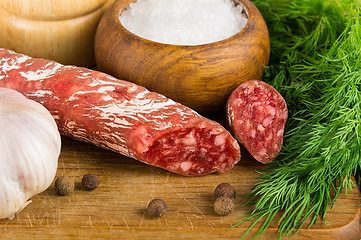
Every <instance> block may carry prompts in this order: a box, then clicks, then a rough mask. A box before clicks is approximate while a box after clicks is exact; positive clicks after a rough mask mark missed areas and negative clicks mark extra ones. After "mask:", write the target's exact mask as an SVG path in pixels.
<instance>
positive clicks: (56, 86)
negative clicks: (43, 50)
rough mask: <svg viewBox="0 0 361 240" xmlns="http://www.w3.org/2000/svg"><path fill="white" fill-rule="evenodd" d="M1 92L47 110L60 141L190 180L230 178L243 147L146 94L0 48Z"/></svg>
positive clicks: (197, 118)
mask: <svg viewBox="0 0 361 240" xmlns="http://www.w3.org/2000/svg"><path fill="white" fill-rule="evenodd" d="M0 86H1V87H7V88H12V89H14V90H17V91H19V92H21V93H22V94H24V95H25V96H26V97H28V98H30V99H33V100H35V101H37V102H40V103H41V104H43V105H44V106H45V107H46V108H47V109H48V110H49V111H50V112H51V114H52V115H53V117H54V119H55V120H56V122H57V124H58V127H59V130H60V132H61V133H62V134H63V135H66V136H70V137H72V138H74V139H77V140H82V141H86V142H89V143H93V144H95V145H97V146H100V147H103V148H106V149H110V150H112V151H115V152H118V153H121V154H123V155H125V156H128V157H132V158H135V159H137V160H139V161H141V162H144V163H147V164H149V165H152V166H157V167H161V168H164V169H167V170H169V171H172V172H175V173H179V174H182V175H185V176H201V175H206V174H209V173H212V172H215V171H218V172H226V171H228V170H230V169H231V168H232V167H233V166H234V165H235V164H236V163H237V162H238V161H239V160H240V148H239V145H238V143H237V141H236V140H235V139H234V138H233V137H232V135H231V134H230V133H229V132H228V131H227V130H225V129H224V128H223V127H222V126H221V125H220V124H218V123H217V122H214V121H211V120H209V119H207V118H204V117H202V116H200V115H199V114H197V113H196V112H195V111H193V110H191V109H190V108H188V107H185V106H183V105H181V104H179V103H176V102H174V101H172V100H171V99H169V98H166V97H164V96H163V95H160V94H158V93H155V92H150V91H148V90H147V89H145V88H144V87H141V86H138V85H136V84H133V83H130V82H127V81H122V80H119V79H116V78H113V77H111V76H110V75H107V74H104V73H101V72H98V71H92V70H89V69H86V68H79V67H75V66H63V65H61V64H59V63H56V62H53V61H49V60H44V59H35V58H31V57H28V56H25V55H22V54H17V53H14V52H12V51H9V50H6V49H0Z"/></svg>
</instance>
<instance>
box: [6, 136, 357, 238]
mask: <svg viewBox="0 0 361 240" xmlns="http://www.w3.org/2000/svg"><path fill="white" fill-rule="evenodd" d="M62 141H63V145H62V152H61V156H60V159H59V167H58V171H57V176H60V175H68V176H72V177H74V178H75V180H76V189H75V191H74V193H72V194H70V195H68V196H58V195H56V194H55V190H54V186H53V185H51V186H50V187H49V189H48V190H46V191H45V192H43V193H41V194H39V195H37V196H35V197H33V198H32V203H31V204H30V205H29V206H27V207H26V208H25V209H24V210H23V211H21V212H20V213H18V214H16V215H15V218H14V219H13V220H8V219H4V220H0V238H1V239H26V238H28V239H34V238H36V239H43V238H51V239H99V238H102V239H104V238H106V239H239V237H240V236H241V235H242V234H243V232H244V231H245V230H246V229H247V226H248V225H249V223H246V224H244V225H241V226H239V227H237V228H235V229H232V230H227V228H229V227H231V226H232V225H234V224H236V223H237V222H238V218H237V217H240V216H242V215H244V214H246V213H247V212H248V211H249V210H250V209H252V208H251V207H242V204H243V203H245V200H244V197H245V195H247V194H248V193H249V192H250V191H251V188H252V186H253V185H254V184H255V183H256V182H257V180H256V179H255V178H256V177H257V176H258V175H257V174H256V173H255V172H254V170H256V169H257V170H259V169H261V168H262V166H261V165H260V164H257V162H256V161H255V160H253V159H252V158H251V157H250V155H249V154H248V153H247V152H246V151H245V150H243V154H242V158H243V159H242V160H241V162H240V163H239V164H237V165H236V166H235V167H234V168H233V169H232V170H231V171H230V172H228V173H224V174H218V173H217V174H211V175H209V176H204V177H182V176H179V175H177V174H173V173H170V172H167V171H165V170H162V169H159V168H155V167H151V166H148V165H145V164H142V163H139V162H137V161H135V160H132V159H129V158H126V157H123V156H121V155H119V154H116V153H113V152H110V151H107V150H103V149H100V148H98V147H95V146H93V145H90V144H87V143H82V142H78V141H74V140H71V139H69V138H66V137H63V138H62ZM86 173H95V174H97V175H98V176H99V178H100V181H101V185H100V186H99V188H98V189H96V190H95V191H91V192H87V191H85V190H83V189H82V188H81V186H80V181H81V178H82V176H83V175H84V174H86ZM222 182H228V183H231V184H232V185H233V186H234V187H235V189H236V191H237V198H236V199H235V200H234V203H235V209H234V211H233V213H231V214H230V215H228V216H224V217H221V216H217V215H216V214H215V213H214V210H213V201H214V199H213V191H214V188H215V187H216V186H217V185H218V184H219V183H222ZM153 198H162V199H163V200H165V202H166V203H167V205H168V211H167V213H166V215H165V216H163V217H161V218H151V217H150V216H148V214H147V212H146V206H147V204H148V202H149V201H150V200H152V199H153ZM359 204H360V197H359V194H358V192H357V190H356V188H354V189H353V193H350V192H349V193H348V194H346V193H342V194H341V195H340V196H339V198H338V200H337V202H336V204H335V206H334V208H333V209H331V210H330V211H329V212H328V214H327V217H326V222H325V225H324V226H323V225H322V223H321V222H318V223H317V224H316V225H314V226H312V227H311V228H310V229H303V230H301V231H300V232H299V233H298V234H297V235H296V236H295V237H294V238H292V239H310V238H312V239H313V238H314V239H323V240H325V239H333V240H334V239H347V240H352V239H357V240H358V239H360V237H361V234H360V228H359V221H360V216H361V208H360V207H358V206H357V205H359ZM258 227H259V226H258ZM256 229H257V227H256V228H255V230H256ZM276 231H277V224H276V222H273V223H272V224H271V226H270V227H269V229H268V230H267V231H266V232H265V233H264V234H263V235H262V236H261V237H260V239H276V237H277V234H276ZM254 234H255V231H252V232H251V233H250V235H249V236H248V237H247V238H246V239H250V238H251V236H253V235H254Z"/></svg>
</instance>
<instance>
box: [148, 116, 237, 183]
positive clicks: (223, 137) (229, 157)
mask: <svg viewBox="0 0 361 240" xmlns="http://www.w3.org/2000/svg"><path fill="white" fill-rule="evenodd" d="M201 123H204V122H201ZM145 156H146V158H147V159H149V160H150V161H152V163H153V165H156V166H159V167H162V168H166V169H168V170H170V171H172V172H176V173H179V174H181V175H185V176H202V175H206V174H209V173H212V172H216V171H217V172H226V171H228V170H230V169H231V168H232V167H233V166H234V165H235V164H236V163H237V162H238V161H239V160H240V156H241V155H240V150H239V145H238V143H237V142H236V140H233V138H231V137H230V136H228V134H227V132H226V131H225V130H223V129H222V128H219V127H218V128H208V127H201V126H197V125H193V126H192V127H186V128H182V129H175V130H174V131H173V132H170V133H167V134H164V135H163V136H161V137H160V138H158V139H156V140H155V141H154V143H153V144H152V145H151V146H150V147H149V150H148V151H147V152H146V153H145Z"/></svg>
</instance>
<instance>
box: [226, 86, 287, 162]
mask: <svg viewBox="0 0 361 240" xmlns="http://www.w3.org/2000/svg"><path fill="white" fill-rule="evenodd" d="M227 117H228V123H229V125H230V127H231V129H232V130H233V132H234V135H235V136H236V138H237V139H238V140H239V141H240V142H241V144H243V145H244V147H245V148H246V149H247V150H248V152H249V153H250V154H251V155H252V156H253V157H254V158H255V159H256V160H257V161H259V162H261V163H268V162H271V161H273V160H274V159H275V158H276V157H277V155H278V153H279V152H280V151H281V148H282V144H283V132H284V127H285V124H286V120H287V117H288V110H287V104H286V101H285V100H284V99H283V97H282V96H281V94H280V93H279V92H277V90H276V89H275V88H274V87H272V86H271V85H269V84H267V83H265V82H262V81H258V80H250V81H247V82H244V83H242V84H241V85H240V86H239V87H238V88H236V89H235V90H234V91H233V93H232V94H231V95H230V97H229V99H228V102H227Z"/></svg>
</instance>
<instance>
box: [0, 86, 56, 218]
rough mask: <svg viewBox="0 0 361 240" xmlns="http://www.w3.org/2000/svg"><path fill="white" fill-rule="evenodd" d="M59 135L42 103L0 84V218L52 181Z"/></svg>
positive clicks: (20, 208)
mask: <svg viewBox="0 0 361 240" xmlns="http://www.w3.org/2000/svg"><path fill="white" fill-rule="evenodd" d="M60 149H61V139H60V134H59V131H58V128H57V126H56V123H55V121H54V119H53V117H52V116H51V114H50V113H49V111H48V110H47V109H46V108H45V107H43V106H42V105H41V104H39V103H37V102H35V101H33V100H30V99H27V98H25V97H24V96H23V95H22V94H20V93H18V92H16V91H14V90H11V89H6V88H0V219H2V218H11V217H12V216H13V215H14V214H15V213H17V212H18V211H20V210H22V208H23V207H24V206H26V205H27V201H28V200H29V199H30V198H31V197H32V196H34V195H36V194H38V193H41V192H43V191H45V190H46V189H47V188H48V187H49V186H50V184H51V183H52V181H53V179H54V177H55V174H56V169H57V166H58V158H59V155H60Z"/></svg>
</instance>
